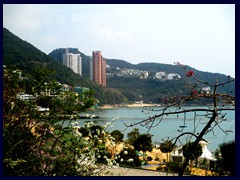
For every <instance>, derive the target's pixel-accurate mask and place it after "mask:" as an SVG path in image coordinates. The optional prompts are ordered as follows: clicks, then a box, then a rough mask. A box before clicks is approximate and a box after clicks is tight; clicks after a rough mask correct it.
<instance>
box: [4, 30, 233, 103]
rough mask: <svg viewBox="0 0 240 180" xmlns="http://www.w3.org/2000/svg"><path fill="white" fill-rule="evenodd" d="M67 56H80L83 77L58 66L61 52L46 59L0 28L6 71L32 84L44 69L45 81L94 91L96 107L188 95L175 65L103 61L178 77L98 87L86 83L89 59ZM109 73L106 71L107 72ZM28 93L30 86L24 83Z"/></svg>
mask: <svg viewBox="0 0 240 180" xmlns="http://www.w3.org/2000/svg"><path fill="white" fill-rule="evenodd" d="M69 52H71V53H80V54H81V57H82V62H83V69H82V71H83V76H82V77H81V76H79V75H78V74H76V73H74V72H73V71H72V70H71V69H70V68H67V67H66V66H64V65H62V64H61V61H62V59H61V58H62V54H63V53H64V48H59V49H55V50H53V52H51V53H50V54H49V55H46V54H45V53H43V52H42V51H41V50H39V49H37V48H36V47H34V46H33V45H31V44H30V43H28V42H26V41H23V40H22V39H21V38H19V37H17V36H16V35H14V34H13V33H11V32H10V31H9V30H7V29H6V28H3V63H4V65H6V66H7V67H10V68H15V69H16V68H17V69H20V70H21V71H22V73H23V75H24V76H26V77H29V81H33V74H34V70H35V69H37V68H40V69H44V68H45V69H48V70H51V71H53V72H54V74H53V75H52V76H51V77H48V79H47V80H51V79H55V80H57V81H59V82H60V83H62V84H70V85H72V86H83V87H89V88H90V89H93V90H94V91H95V97H96V98H97V99H98V100H100V104H119V103H125V102H127V101H129V102H134V101H139V100H143V101H144V102H146V103H159V98H163V97H172V96H178V95H183V94H184V93H185V94H188V93H190V92H189V88H188V87H187V82H188V81H190V83H192V82H191V79H192V78H187V77H186V74H185V72H184V71H183V70H182V69H181V68H180V67H178V66H176V65H169V64H161V63H140V64H137V65H134V64H131V63H129V62H127V61H124V60H118V59H107V64H108V65H110V67H111V68H110V69H112V70H114V69H135V70H139V71H149V74H151V75H154V74H155V73H156V72H159V71H164V72H166V73H176V74H179V75H181V77H182V78H181V79H178V80H165V81H161V80H157V79H153V78H146V79H140V78H139V77H118V76H113V77H109V78H108V79H107V87H106V88H104V87H102V86H98V85H97V84H95V83H93V82H91V81H90V80H89V72H90V63H89V61H90V56H87V55H85V54H84V53H82V52H80V51H79V50H78V49H77V48H69ZM186 67H187V68H188V69H189V70H193V71H194V74H195V75H196V76H197V77H199V78H200V79H201V80H203V81H207V82H211V83H215V80H216V77H218V78H219V81H220V82H221V81H225V80H227V78H228V77H227V76H226V75H224V74H219V73H210V72H202V71H198V70H197V69H194V68H192V67H189V66H186ZM108 71H109V69H108ZM28 86H29V87H28V88H29V89H31V82H28ZM220 92H225V93H231V94H233V95H235V84H234V83H230V84H228V85H225V86H223V87H221V89H220Z"/></svg>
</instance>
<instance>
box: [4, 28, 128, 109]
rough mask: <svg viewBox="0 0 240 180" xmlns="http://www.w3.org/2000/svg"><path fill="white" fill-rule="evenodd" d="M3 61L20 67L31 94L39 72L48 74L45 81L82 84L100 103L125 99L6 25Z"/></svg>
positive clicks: (12, 66)
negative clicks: (73, 69) (39, 47)
mask: <svg viewBox="0 0 240 180" xmlns="http://www.w3.org/2000/svg"><path fill="white" fill-rule="evenodd" d="M82 57H84V55H82ZM3 64H4V65H6V66H7V67H9V68H12V69H19V70H21V71H22V76H24V77H27V78H26V79H25V80H24V83H25V84H26V86H27V87H28V88H27V89H26V92H27V93H31V87H32V85H33V84H34V83H37V82H36V79H37V78H39V77H36V76H37V75H38V74H39V72H41V73H42V74H44V73H49V76H47V78H46V79H45V81H50V80H56V81H59V82H60V83H62V84H69V85H71V86H83V87H88V88H90V89H92V90H94V91H95V97H96V98H97V99H98V100H99V101H100V105H101V104H104V103H107V104H119V103H122V102H126V101H127V100H126V98H125V97H124V96H123V95H122V94H121V93H120V92H119V91H117V90H116V89H112V88H110V89H108V88H104V87H101V86H98V85H97V84H95V83H93V82H91V81H90V80H89V78H86V77H81V76H79V75H78V74H76V73H74V72H73V71H72V70H71V69H70V68H67V67H66V66H64V65H62V64H60V63H59V62H56V61H54V60H53V59H52V58H51V57H49V56H48V55H46V54H45V53H43V52H42V51H40V50H39V49H37V48H36V47H34V46H33V45H31V44H30V43H28V42H26V41H23V40H22V39H21V38H19V37H17V36H16V35H14V34H13V33H11V32H10V31H9V30H8V29H6V28H3ZM88 64H89V63H88ZM88 69H89V68H88ZM37 73H38V74H37Z"/></svg>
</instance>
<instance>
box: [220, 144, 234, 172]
mask: <svg viewBox="0 0 240 180" xmlns="http://www.w3.org/2000/svg"><path fill="white" fill-rule="evenodd" d="M235 148H236V147H235V142H228V143H223V144H221V145H220V146H219V149H220V154H219V156H218V161H221V166H220V169H222V170H223V171H225V172H226V174H229V175H231V176H234V175H235V172H236V170H235V169H236V167H235V159H236V155H235V152H236V151H235Z"/></svg>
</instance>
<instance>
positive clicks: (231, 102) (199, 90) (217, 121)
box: [127, 62, 235, 176]
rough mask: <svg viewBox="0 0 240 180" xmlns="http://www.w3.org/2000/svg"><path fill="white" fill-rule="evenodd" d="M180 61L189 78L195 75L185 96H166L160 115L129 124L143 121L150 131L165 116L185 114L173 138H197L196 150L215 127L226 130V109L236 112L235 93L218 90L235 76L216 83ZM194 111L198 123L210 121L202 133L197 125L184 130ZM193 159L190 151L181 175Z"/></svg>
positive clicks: (217, 79) (188, 84)
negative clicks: (207, 88) (200, 75)
mask: <svg viewBox="0 0 240 180" xmlns="http://www.w3.org/2000/svg"><path fill="white" fill-rule="evenodd" d="M176 64H177V65H178V66H180V67H181V68H182V69H183V70H184V71H185V72H186V76H187V78H190V79H191V78H192V79H191V81H190V80H189V81H188V82H187V83H186V86H187V87H188V91H187V90H186V92H185V95H181V96H174V97H168V98H167V97H166V98H164V99H162V98H161V100H162V101H163V102H164V104H165V105H164V106H163V107H161V108H160V109H158V110H157V111H158V112H159V113H158V114H156V115H154V116H150V117H149V118H147V119H145V120H142V121H140V122H136V123H133V124H129V125H127V127H133V126H136V125H139V124H141V125H142V126H146V127H147V128H148V129H149V131H150V129H151V128H152V127H155V126H157V125H160V124H161V122H162V120H163V119H164V117H166V116H168V115H176V117H177V118H178V116H179V115H183V119H184V124H183V126H182V127H181V129H180V130H179V133H180V135H179V136H177V137H174V138H173V139H172V141H173V144H176V143H177V142H179V143H181V141H180V138H181V137H186V136H188V138H189V139H192V138H195V141H193V144H192V148H193V149H194V148H195V147H197V146H198V143H199V141H200V140H204V136H205V135H206V134H207V133H210V132H214V128H215V127H217V128H220V129H221V130H222V131H223V133H226V132H225V131H224V130H223V128H222V127H221V126H220V125H221V122H223V121H224V120H225V116H226V113H225V112H226V111H235V96H234V95H232V92H229V93H219V92H218V90H219V88H221V87H223V86H225V85H227V84H229V83H232V82H234V81H235V79H234V78H231V77H230V76H228V78H227V79H223V80H221V79H219V78H216V80H215V83H210V82H206V81H202V80H201V79H200V78H198V77H197V76H196V75H195V74H194V71H193V70H187V68H186V66H184V65H182V64H180V63H178V62H177V63H176ZM183 79H184V78H183ZM204 86H207V87H209V88H210V89H211V88H212V89H211V90H209V91H205V90H203V87H204ZM189 104H194V105H196V104H197V105H199V106H198V107H192V108H191V107H188V105H189ZM200 106H204V107H200ZM171 108H172V109H171ZM144 111H156V110H154V109H152V108H151V109H148V108H147V107H145V108H144ZM191 113H193V114H194V117H193V123H194V124H196V122H197V121H198V122H201V121H206V120H207V122H204V124H205V126H204V127H203V128H202V129H201V130H199V132H196V128H194V129H193V131H189V132H184V127H186V126H185V123H186V118H187V116H188V115H190V114H191ZM198 116H201V117H204V119H203V118H201V119H197V118H196V117H198ZM190 158H191V157H190V154H188V155H186V158H185V160H184V163H183V165H182V168H181V170H180V171H179V176H182V175H183V173H184V171H185V169H186V167H187V165H188V162H189V160H190Z"/></svg>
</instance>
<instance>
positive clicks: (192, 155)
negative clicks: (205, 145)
mask: <svg viewBox="0 0 240 180" xmlns="http://www.w3.org/2000/svg"><path fill="white" fill-rule="evenodd" d="M182 151H183V156H184V157H187V156H188V157H189V159H190V160H195V159H197V158H198V157H199V156H201V154H202V146H201V145H200V144H197V146H193V142H188V143H187V144H185V145H183V147H182Z"/></svg>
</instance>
